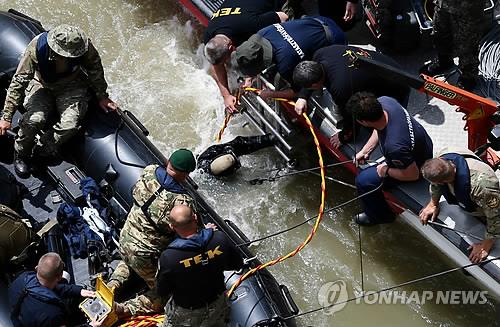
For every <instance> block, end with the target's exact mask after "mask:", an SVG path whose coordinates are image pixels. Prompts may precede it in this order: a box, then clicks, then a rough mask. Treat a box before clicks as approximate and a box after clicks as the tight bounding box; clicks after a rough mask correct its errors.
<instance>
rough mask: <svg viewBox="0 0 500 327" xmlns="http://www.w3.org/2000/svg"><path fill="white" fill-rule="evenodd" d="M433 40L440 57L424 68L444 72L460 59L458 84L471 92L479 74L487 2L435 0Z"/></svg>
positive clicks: (426, 72) (434, 73)
mask: <svg viewBox="0 0 500 327" xmlns="http://www.w3.org/2000/svg"><path fill="white" fill-rule="evenodd" d="M434 3H435V7H434V18H433V20H432V24H433V31H432V36H433V43H434V47H435V48H436V50H437V56H436V58H435V59H434V60H433V61H431V62H429V63H426V64H425V65H424V66H422V67H421V68H420V73H423V74H427V75H430V76H434V75H439V74H444V73H445V72H446V71H449V70H450V69H451V68H453V67H454V65H455V64H454V62H453V56H454V54H456V55H457V56H458V58H459V68H460V71H461V75H460V78H459V79H458V86H459V87H461V88H463V89H466V90H469V91H471V90H472V89H474V87H475V85H476V81H477V77H478V66H479V59H478V54H479V42H480V40H481V34H482V31H481V29H482V26H484V24H483V19H484V15H483V9H484V1H464V0H434Z"/></svg>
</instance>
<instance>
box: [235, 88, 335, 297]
mask: <svg viewBox="0 0 500 327" xmlns="http://www.w3.org/2000/svg"><path fill="white" fill-rule="evenodd" d="M247 90H248V89H247ZM249 91H254V92H256V91H255V90H249ZM257 91H258V90H257ZM283 100H285V101H287V102H288V100H286V99H283ZM278 101H281V100H278ZM302 117H303V118H304V120H305V121H306V123H307V126H308V127H309V130H310V131H311V134H312V136H313V139H314V144H315V145H316V151H317V152H318V158H319V166H320V168H321V204H320V206H319V212H318V217H317V218H316V222H315V223H314V226H313V228H312V230H311V232H310V233H309V235H308V236H307V238H306V239H305V240H304V241H303V242H302V243H301V244H299V246H297V248H295V250H293V251H291V252H289V253H288V254H286V255H284V256H280V257H278V258H276V259H274V260H271V261H269V262H266V263H264V264H260V265H258V266H257V267H255V268H252V269H250V270H249V271H247V272H246V273H245V274H244V275H242V276H241V277H240V278H238V280H237V281H236V282H235V283H234V284H233V285H232V286H231V288H230V289H229V291H228V292H227V296H228V297H231V295H232V294H233V293H234V291H235V289H236V288H237V287H238V286H239V285H240V284H241V283H242V282H243V281H244V280H245V279H247V278H248V277H250V276H251V275H253V274H254V273H256V272H257V271H259V270H262V269H264V268H266V267H270V266H273V265H275V264H277V263H279V262H282V261H285V260H286V259H288V258H291V257H293V256H295V255H296V254H297V253H299V252H300V251H301V250H302V249H303V248H304V247H305V246H306V245H307V244H309V242H311V240H312V238H313V237H314V235H315V234H316V231H317V230H318V227H319V224H320V223H321V220H322V219H323V212H324V209H325V196H326V187H325V167H324V164H323V156H322V153H321V146H320V144H319V140H318V137H317V136H316V132H315V131H314V128H313V125H312V123H311V120H310V119H309V117H308V116H307V114H306V113H302Z"/></svg>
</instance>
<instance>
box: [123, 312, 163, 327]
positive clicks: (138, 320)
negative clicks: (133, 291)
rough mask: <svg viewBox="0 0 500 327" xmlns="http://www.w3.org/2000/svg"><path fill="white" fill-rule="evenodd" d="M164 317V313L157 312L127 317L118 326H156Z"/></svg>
mask: <svg viewBox="0 0 500 327" xmlns="http://www.w3.org/2000/svg"><path fill="white" fill-rule="evenodd" d="M163 319H165V315H163V314H161V315H160V314H157V315H154V316H137V317H132V318H128V319H127V320H126V322H125V323H123V324H121V325H119V326H120V327H153V326H154V327H156V326H158V324H161V323H162V322H163Z"/></svg>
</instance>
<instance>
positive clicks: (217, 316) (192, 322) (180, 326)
mask: <svg viewBox="0 0 500 327" xmlns="http://www.w3.org/2000/svg"><path fill="white" fill-rule="evenodd" d="M229 313H230V308H229V304H228V303H227V300H226V297H225V296H224V294H221V295H220V296H219V297H218V298H217V299H216V300H215V301H214V302H212V303H210V304H208V305H207V306H206V307H203V308H199V309H186V308H182V307H180V306H178V305H176V304H175V303H174V300H173V298H171V299H170V300H169V301H168V303H167V305H166V306H165V320H164V321H163V323H162V324H161V325H159V326H161V327H224V326H227V321H228V320H229Z"/></svg>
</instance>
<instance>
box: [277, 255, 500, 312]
mask: <svg viewBox="0 0 500 327" xmlns="http://www.w3.org/2000/svg"><path fill="white" fill-rule="evenodd" d="M499 259H500V257H495V258H491V259H488V260H485V261H482V262H479V263H470V264H467V265H465V266H460V267H456V268H452V269H448V270H444V271H441V272H438V273H435V274H431V275H427V276H424V277H420V278H416V279H412V280H410V281H407V282H404V283H401V284H397V285H394V286H390V287H387V288H383V289H381V290H378V291H376V292H370V293H369V294H362V295H359V296H355V297H352V298H350V299H347V300H345V301H341V302H338V303H333V304H331V305H327V306H324V307H319V308H316V309H312V310H309V311H305V312H302V313H298V314H296V315H292V316H289V317H282V318H281V319H282V321H287V320H290V319H295V318H298V317H302V316H305V315H308V314H311V313H314V312H318V311H321V310H325V309H328V308H332V307H334V306H337V305H341V304H345V303H349V302H352V301H355V300H358V299H361V298H365V297H367V296H373V295H374V294H380V293H383V292H387V291H391V290H393V289H396V288H399V287H403V286H407V285H411V284H415V283H418V282H422V281H424V280H428V279H431V278H435V277H439V276H443V275H447V274H450V273H452V272H455V271H458V270H462V269H467V268H469V267H473V266H478V265H485V264H487V263H489V262H491V261H495V260H499Z"/></svg>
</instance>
